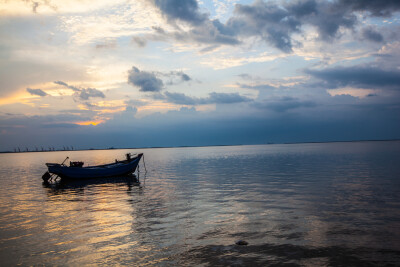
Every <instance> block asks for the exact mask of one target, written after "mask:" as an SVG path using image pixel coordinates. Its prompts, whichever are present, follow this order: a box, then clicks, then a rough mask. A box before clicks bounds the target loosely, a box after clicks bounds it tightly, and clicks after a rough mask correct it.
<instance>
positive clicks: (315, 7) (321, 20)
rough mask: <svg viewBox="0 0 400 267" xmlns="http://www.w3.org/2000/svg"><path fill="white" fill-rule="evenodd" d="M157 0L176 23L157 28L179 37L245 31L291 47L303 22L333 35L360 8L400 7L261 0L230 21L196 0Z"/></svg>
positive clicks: (234, 37)
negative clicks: (215, 15)
mask: <svg viewBox="0 0 400 267" xmlns="http://www.w3.org/2000/svg"><path fill="white" fill-rule="evenodd" d="M153 4H154V5H155V6H156V7H157V8H158V9H159V10H160V11H161V12H162V13H163V15H164V16H165V17H167V20H168V21H169V22H170V23H172V24H173V25H174V26H175V28H176V31H174V32H166V31H165V30H162V31H157V34H159V35H161V36H164V37H166V38H169V37H171V36H172V37H173V38H174V39H176V40H178V41H195V42H197V43H201V44H208V45H214V46H215V45H223V44H224V45H238V44H241V43H242V42H241V40H242V39H244V38H247V37H256V38H259V39H260V40H263V41H264V42H266V43H267V44H269V45H271V46H273V47H275V48H277V49H279V50H281V51H283V52H285V53H291V52H292V51H293V48H294V47H295V46H301V43H299V42H298V41H297V42H296V41H294V39H293V35H294V34H298V33H302V32H303V31H304V26H307V25H310V26H313V27H315V28H316V29H317V31H318V34H319V39H321V40H324V41H332V40H333V39H335V38H337V37H339V36H340V35H339V31H340V29H351V30H352V29H354V27H355V26H356V25H357V24H358V18H357V15H358V12H364V13H363V15H364V16H366V17H368V16H372V17H373V16H381V17H382V16H384V17H390V16H391V15H392V14H393V12H396V11H399V10H400V7H399V6H400V4H399V1H396V0H390V1H373V0H352V1H344V0H335V1H322V0H298V1H281V2H272V1H267V2H265V1H262V0H257V1H255V2H254V3H252V4H237V5H236V6H235V9H234V13H233V15H232V17H230V18H229V19H228V20H227V21H226V23H222V22H220V21H219V20H218V19H214V20H212V19H210V18H209V16H208V15H207V14H205V13H202V12H201V11H200V9H199V6H198V4H197V1H195V0H190V1H183V2H182V1H178V0H167V1H162V0H154V1H153ZM177 20H178V21H184V22H187V23H189V24H190V25H191V27H189V28H185V29H186V30H183V29H182V28H180V27H178V26H177V25H176V24H175V22H176V21H177ZM363 34H364V37H365V38H367V39H368V40H372V41H380V39H381V38H380V35H379V34H378V33H377V32H374V31H371V30H364V33H363Z"/></svg>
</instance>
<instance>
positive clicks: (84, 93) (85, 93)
mask: <svg viewBox="0 0 400 267" xmlns="http://www.w3.org/2000/svg"><path fill="white" fill-rule="evenodd" d="M54 83H55V84H58V85H62V86H64V87H66V88H68V89H71V90H73V91H74V92H75V94H74V95H75V96H77V97H78V98H79V99H81V100H88V99H89V98H90V97H101V98H105V97H106V96H105V95H104V93H103V92H102V91H100V90H98V89H96V88H79V87H76V86H72V85H69V84H67V83H66V82H63V81H55V82H54Z"/></svg>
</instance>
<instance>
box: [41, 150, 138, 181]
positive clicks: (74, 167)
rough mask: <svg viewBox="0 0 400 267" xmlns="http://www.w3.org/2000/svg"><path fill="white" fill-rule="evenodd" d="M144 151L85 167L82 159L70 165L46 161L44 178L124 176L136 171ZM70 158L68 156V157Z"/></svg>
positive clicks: (45, 179) (46, 179)
mask: <svg viewBox="0 0 400 267" xmlns="http://www.w3.org/2000/svg"><path fill="white" fill-rule="evenodd" d="M142 156H143V153H140V154H137V155H136V156H133V157H132V155H131V154H129V153H128V154H126V159H125V160H122V161H117V160H116V161H115V162H113V163H109V164H104V165H97V166H88V167H83V165H84V163H83V162H81V161H75V162H70V166H66V165H65V164H64V162H65V160H64V162H63V163H61V164H59V163H46V166H47V168H48V172H46V173H45V174H44V175H43V176H42V178H43V180H44V181H48V180H49V179H51V178H52V176H53V175H57V176H59V177H61V178H68V179H87V178H103V177H113V176H123V175H127V174H130V173H133V172H135V170H136V168H137V166H138V164H139V161H140V159H141V158H142ZM67 159H68V158H67Z"/></svg>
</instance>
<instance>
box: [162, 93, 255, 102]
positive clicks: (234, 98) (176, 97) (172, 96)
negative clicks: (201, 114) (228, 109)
mask: <svg viewBox="0 0 400 267" xmlns="http://www.w3.org/2000/svg"><path fill="white" fill-rule="evenodd" d="M164 98H165V99H166V100H167V101H168V102H171V103H174V104H180V105H206V104H234V103H243V102H250V101H252V99H251V98H248V97H245V96H242V95H239V94H238V93H216V92H212V93H210V94H209V96H208V97H203V98H197V97H190V96H187V95H185V94H182V93H171V92H165V94H164Z"/></svg>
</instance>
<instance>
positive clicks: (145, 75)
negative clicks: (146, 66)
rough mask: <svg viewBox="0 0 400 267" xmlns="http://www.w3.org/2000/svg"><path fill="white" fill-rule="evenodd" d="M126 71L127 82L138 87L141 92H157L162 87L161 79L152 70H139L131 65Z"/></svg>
mask: <svg viewBox="0 0 400 267" xmlns="http://www.w3.org/2000/svg"><path fill="white" fill-rule="evenodd" d="M128 73H129V75H128V83H130V84H132V85H134V86H137V87H139V91H141V92H159V91H161V90H162V89H163V87H164V83H163V81H162V80H161V79H159V78H157V77H156V75H155V74H154V73H152V72H147V71H140V70H139V69H138V68H136V67H132V69H131V70H129V71H128Z"/></svg>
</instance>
